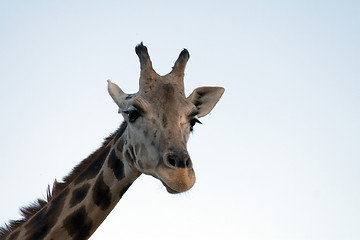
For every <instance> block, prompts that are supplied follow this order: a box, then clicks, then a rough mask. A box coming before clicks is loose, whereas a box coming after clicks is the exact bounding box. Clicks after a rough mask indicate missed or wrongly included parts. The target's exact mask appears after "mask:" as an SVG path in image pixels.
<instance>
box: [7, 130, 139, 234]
mask: <svg viewBox="0 0 360 240" xmlns="http://www.w3.org/2000/svg"><path fill="white" fill-rule="evenodd" d="M126 135H127V131H126V125H125V126H123V128H122V129H119V130H118V132H117V134H115V135H114V138H113V139H112V140H111V141H110V142H109V143H108V144H107V145H104V146H103V147H102V149H99V150H100V151H97V152H96V153H95V154H96V156H95V157H94V159H93V160H92V161H91V162H90V163H89V165H88V166H87V168H86V169H85V170H84V171H81V172H79V173H78V175H77V176H76V177H75V178H74V179H73V181H71V182H70V183H68V185H67V186H66V187H65V188H64V189H63V190H62V191H61V192H60V193H58V194H57V195H56V196H53V198H52V199H51V200H50V201H49V202H48V203H47V204H46V205H45V206H43V207H42V208H41V210H40V211H39V212H37V213H36V214H35V215H33V216H32V217H31V218H30V219H29V220H27V221H26V222H24V223H23V224H21V225H20V226H19V227H18V228H16V229H15V230H14V231H13V232H12V233H10V234H9V235H8V237H7V238H6V239H29V240H32V239H34V240H35V239H48V240H51V239H53V240H55V239H77V240H80V239H88V238H89V237H90V236H91V235H92V234H93V233H94V232H95V230H96V229H97V228H98V227H99V226H100V224H101V223H102V222H103V221H104V219H105V218H106V217H107V215H108V214H109V213H110V212H111V210H112V209H113V208H114V207H115V205H116V204H117V202H118V201H119V200H120V199H121V197H122V196H123V194H124V193H125V192H126V190H127V189H128V188H129V187H130V185H131V184H132V183H133V182H134V181H135V180H136V179H137V178H138V177H139V176H140V174H141V173H140V172H139V171H137V170H136V169H135V168H134V166H133V161H132V160H133V158H132V156H133V155H132V153H131V149H129V146H127V141H126ZM74 171H76V169H74ZM65 181H66V178H65Z"/></svg>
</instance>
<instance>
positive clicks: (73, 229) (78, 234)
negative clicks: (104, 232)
mask: <svg viewBox="0 0 360 240" xmlns="http://www.w3.org/2000/svg"><path fill="white" fill-rule="evenodd" d="M63 226H64V228H65V229H66V231H67V232H68V233H69V235H70V236H71V237H72V239H73V240H85V239H88V238H89V236H90V233H91V228H92V221H91V219H90V218H89V217H88V216H87V213H86V210H85V207H81V208H79V209H78V210H76V211H75V212H73V213H72V214H70V215H69V216H68V217H66V218H65V220H64V221H63Z"/></svg>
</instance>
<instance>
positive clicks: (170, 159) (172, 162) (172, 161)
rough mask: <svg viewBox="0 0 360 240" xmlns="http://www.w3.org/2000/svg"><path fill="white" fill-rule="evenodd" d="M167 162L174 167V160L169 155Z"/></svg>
mask: <svg viewBox="0 0 360 240" xmlns="http://www.w3.org/2000/svg"><path fill="white" fill-rule="evenodd" d="M168 163H169V164H170V165H171V166H173V167H176V160H175V158H174V157H173V156H171V155H169V156H168Z"/></svg>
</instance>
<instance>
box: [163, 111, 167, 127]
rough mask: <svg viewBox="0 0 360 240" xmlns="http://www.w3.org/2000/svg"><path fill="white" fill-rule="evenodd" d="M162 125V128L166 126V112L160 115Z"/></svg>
mask: <svg viewBox="0 0 360 240" xmlns="http://www.w3.org/2000/svg"><path fill="white" fill-rule="evenodd" d="M162 125H163V127H164V128H166V127H167V125H168V120H167V117H166V114H164V115H163V117H162Z"/></svg>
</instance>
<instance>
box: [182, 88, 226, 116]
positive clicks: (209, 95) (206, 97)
mask: <svg viewBox="0 0 360 240" xmlns="http://www.w3.org/2000/svg"><path fill="white" fill-rule="evenodd" d="M224 91H225V89H224V88H222V87H200V88H196V89H195V90H194V91H193V92H192V93H191V94H190V96H189V97H188V98H187V99H188V100H189V101H190V102H192V103H193V104H194V105H195V106H196V107H197V109H198V110H199V113H198V115H197V117H199V118H200V117H204V116H206V115H207V114H208V113H209V112H210V111H211V110H212V109H213V108H214V107H215V105H216V103H217V102H218V101H219V100H220V98H221V96H222V94H223V93H224Z"/></svg>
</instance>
